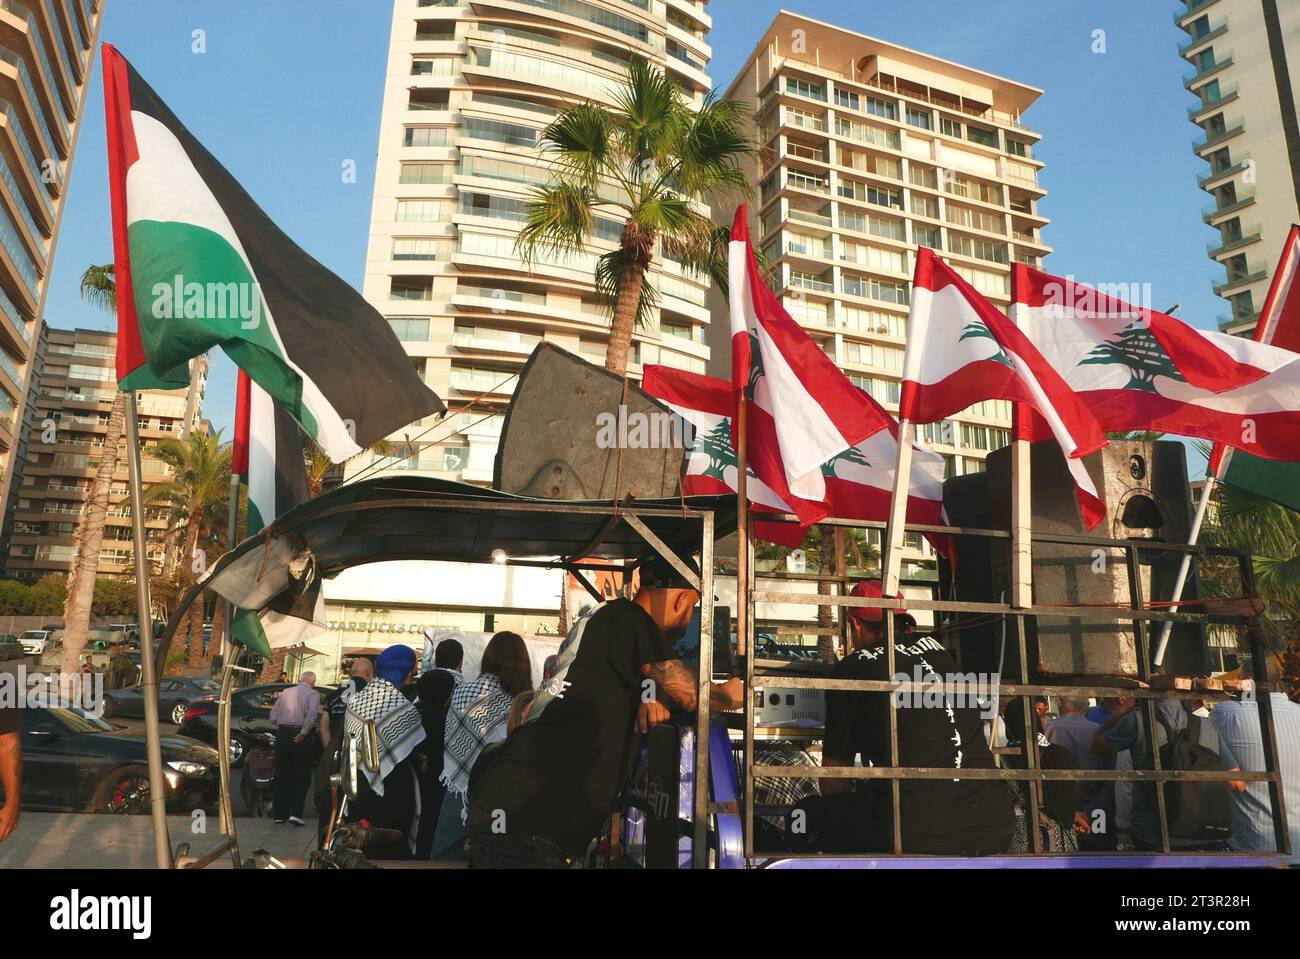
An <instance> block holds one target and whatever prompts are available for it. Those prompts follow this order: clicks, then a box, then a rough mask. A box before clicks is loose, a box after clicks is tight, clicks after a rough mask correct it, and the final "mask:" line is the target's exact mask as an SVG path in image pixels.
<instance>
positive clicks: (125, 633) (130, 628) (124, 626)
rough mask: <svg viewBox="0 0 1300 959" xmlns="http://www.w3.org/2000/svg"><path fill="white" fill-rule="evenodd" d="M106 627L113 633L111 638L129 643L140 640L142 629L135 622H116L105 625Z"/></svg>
mask: <svg viewBox="0 0 1300 959" xmlns="http://www.w3.org/2000/svg"><path fill="white" fill-rule="evenodd" d="M104 629H105V630H106V631H107V632H109V633H111V634H112V635H111V636H110V637H109V638H110V639H115V640H116V639H122V640H125V641H126V642H127V643H131V642H133V641H134V642H137V643H138V642H139V640H140V630H139V629H138V628H137V627H136V625H135V623H114V624H113V625H111V626H105V627H104Z"/></svg>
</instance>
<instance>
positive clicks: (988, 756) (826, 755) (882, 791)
mask: <svg viewBox="0 0 1300 959" xmlns="http://www.w3.org/2000/svg"><path fill="white" fill-rule="evenodd" d="M850 595H852V596H857V597H873V598H877V599H878V598H880V596H881V589H880V583H879V582H867V581H864V582H860V583H858V584H857V586H855V587H854V588H853V592H852V593H851V594H850ZM898 599H899V601H900V603H901V602H902V599H903V594H902V593H899V594H898ZM846 610H847V613H848V616H849V628H850V633H851V639H852V649H851V650H850V652H849V654H848V655H847V656H845V657H844V658H843V659H842V660H840V661H839V662H838V663H837V664H836V665H835V670H834V674H833V675H834V677H835V678H836V679H872V680H889V679H891V677H890V675H889V674H888V668H889V667H888V658H887V656H886V650H885V621H884V614H885V611H884V610H882V609H879V608H870V607H864V606H853V607H846ZM915 630H916V620H915V619H913V617H912V616H911V615H909V614H908V613H907V611H906V610H904V609H901V608H900V609H898V610H896V611H894V677H892V678H894V679H895V681H897V680H899V679H907V680H910V681H912V682H921V683H923V684H925V688H926V692H925V694H923V693H922V692H921V691H920V690H917V691H915V692H912V693H907V692H905V691H899V692H898V693H885V692H880V693H872V692H857V691H848V690H828V691H827V693H826V737H825V741H824V743H823V747H822V764H823V765H824V766H828V767H829V766H852V765H854V760H855V759H856V757H858V756H859V755H860V756H861V757H862V762H863V764H864V765H866V764H870V765H873V766H889V765H891V760H890V748H889V710H890V703H889V699H890V697H891V696H894V697H895V701H896V702H897V704H898V705H897V710H898V760H899V765H900V766H938V767H951V768H954V769H992V768H993V765H994V764H993V755H992V753H990V752H989V748H988V744H987V743H986V742H985V740H984V730H983V722H982V717H981V709H980V705H979V703H978V702H977V701H976V698H975V690H974V689H973V688H967V690H966V691H965V692H962V693H949V692H944V691H943V690H942V687H941V686H939V684H940V683H951V682H962V681H965V682H967V683H969V682H970V679H971V677H969V676H967V675H965V674H962V673H960V672H959V669H958V666H957V663H956V661H955V660H954V659H953V658H952V655H951V654H950V653H949V652H948V651H947V650H946V649H944V647H943V646H942V645H941V644H940V643H939V642H938V641H937V640H935V639H934V638H933V637H930V636H919V635H917V634H916V631H915ZM989 681H990V682H994V681H996V678H995V677H990V680H989ZM855 786H856V788H855ZM821 791H822V796H823V799H822V800H821V803H820V808H819V809H816V811H815V813H814V815H813V816H812V817H810V818H812V820H813V821H812V823H811V825H812V826H813V831H814V832H815V833H816V834H817V835H816V836H815V837H810V838H812V839H813V842H814V843H816V844H817V845H818V846H820V848H821V849H822V850H823V851H826V852H883V851H889V850H892V848H893V801H892V796H891V789H890V786H889V781H888V780H886V779H874V780H858V781H857V782H856V783H855V781H854V780H850V779H822V780H821ZM899 793H900V810H901V813H902V838H903V851H904V852H910V853H922V854H931V855H955V856H987V855H992V854H996V853H1000V852H1005V851H1006V850H1007V848H1008V847H1009V846H1010V844H1011V834H1012V829H1013V825H1014V821H1013V811H1012V803H1011V793H1010V791H1009V790H1008V789H1007V786H1006V784H1005V783H1003V782H1001V781H999V780H990V779H962V780H949V779H944V780H936V779H904V780H903V781H902V783H901V785H900V790H899ZM814 805H816V804H814Z"/></svg>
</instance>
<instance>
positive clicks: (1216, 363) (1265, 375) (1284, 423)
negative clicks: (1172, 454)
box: [1011, 263, 1300, 459]
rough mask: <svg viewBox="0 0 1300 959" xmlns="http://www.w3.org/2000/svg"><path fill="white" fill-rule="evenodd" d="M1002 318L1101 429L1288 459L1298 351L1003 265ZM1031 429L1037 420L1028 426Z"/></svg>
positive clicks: (1296, 407) (1295, 432)
mask: <svg viewBox="0 0 1300 959" xmlns="http://www.w3.org/2000/svg"><path fill="white" fill-rule="evenodd" d="M1011 276H1012V283H1011V298H1012V314H1011V315H1012V317H1013V318H1014V320H1015V323H1016V325H1017V326H1018V327H1019V328H1020V329H1021V330H1023V331H1024V333H1025V335H1026V336H1028V337H1029V339H1030V340H1031V341H1032V342H1033V344H1034V345H1035V346H1036V347H1037V348H1038V349H1039V351H1040V352H1041V353H1042V355H1043V356H1044V357H1045V358H1046V359H1047V361H1048V362H1049V363H1051V364H1052V366H1053V367H1054V368H1055V369H1057V370H1059V371H1060V373H1061V375H1062V376H1063V377H1064V378H1065V381H1066V382H1067V383H1068V384H1069V385H1070V388H1071V389H1073V390H1074V391H1075V393H1077V394H1078V395H1079V397H1080V398H1081V399H1082V400H1083V402H1085V403H1086V404H1087V406H1088V408H1089V409H1091V410H1092V412H1093V413H1094V414H1095V415H1096V418H1097V421H1098V422H1099V423H1101V426H1102V428H1103V429H1105V430H1113V431H1116V432H1122V431H1129V430H1156V431H1160V432H1166V433H1176V434H1178V435H1180V436H1195V437H1199V438H1201V439H1206V440H1212V441H1215V442H1221V443H1226V444H1228V445H1230V446H1235V447H1237V448H1238V449H1243V450H1247V451H1249V452H1251V453H1254V454H1256V455H1257V456H1262V457H1264V458H1267V459H1291V458H1293V457H1295V455H1296V437H1297V436H1300V355H1297V354H1296V353H1292V352H1290V351H1289V350H1285V349H1280V348H1278V347H1276V346H1270V345H1268V344H1266V343H1263V342H1256V341H1253V340H1248V339H1244V338H1242V337H1239V336H1229V335H1228V334H1226V333H1216V332H1211V331H1208V330H1198V329H1196V328H1194V327H1192V326H1189V325H1187V324H1186V323H1183V322H1182V321H1180V320H1176V319H1174V318H1173V317H1171V316H1168V315H1166V314H1163V313H1158V312H1156V311H1154V310H1148V309H1144V308H1141V307H1137V306H1133V305H1131V304H1129V303H1126V302H1124V301H1123V300H1120V299H1118V298H1115V297H1112V296H1110V295H1108V294H1107V293H1105V292H1103V291H1099V290H1095V289H1093V288H1091V287H1088V286H1084V285H1082V284H1078V283H1075V282H1073V281H1072V280H1066V279H1061V278H1060V277H1055V276H1050V275H1048V274H1046V273H1041V272H1039V271H1037V270H1031V269H1029V268H1028V267H1027V266H1025V265H1023V264H1019V263H1018V264H1015V265H1014V267H1013V269H1012V274H1011ZM1035 430H1036V433H1038V434H1041V432H1042V430H1041V425H1037V424H1036V426H1035Z"/></svg>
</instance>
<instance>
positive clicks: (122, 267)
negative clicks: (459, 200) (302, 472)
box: [104, 44, 445, 462]
mask: <svg viewBox="0 0 1300 959" xmlns="http://www.w3.org/2000/svg"><path fill="white" fill-rule="evenodd" d="M104 104H105V112H106V127H107V132H108V172H109V197H110V201H111V207H112V215H113V260H114V275H115V277H116V279H117V319H118V339H117V342H118V350H117V379H118V387H119V388H120V389H123V390H132V389H144V388H150V387H154V388H163V389H175V388H177V387H182V386H185V385H186V384H187V383H188V382H189V374H188V362H189V360H190V359H191V358H192V357H195V356H198V355H199V354H201V353H204V352H206V351H207V350H210V349H212V348H213V347H216V346H220V347H221V348H222V349H223V350H224V351H225V353H226V355H227V356H229V357H230V358H231V360H233V361H234V363H235V364H236V365H237V366H239V367H240V368H241V369H243V370H246V371H247V372H248V374H249V376H251V377H252V379H253V381H254V382H256V383H257V384H258V385H259V386H261V387H262V389H264V390H265V391H266V392H267V393H268V394H270V396H271V397H272V398H273V399H274V400H275V402H277V403H279V404H280V405H281V406H283V407H284V408H285V409H287V410H288V411H289V413H290V414H291V415H292V416H293V418H294V419H296V420H297V421H298V422H299V423H301V424H302V426H303V428H304V429H305V430H306V431H307V433H308V435H310V436H311V437H312V438H313V439H314V440H316V442H317V443H318V444H319V445H320V447H321V449H323V450H324V451H325V453H326V454H327V455H328V456H329V457H330V459H331V460H333V461H334V462H341V461H342V460H345V459H347V458H348V457H350V456H355V455H356V454H357V453H359V452H361V450H362V449H363V448H365V447H367V446H370V445H371V444H373V443H375V442H376V441H378V440H380V439H382V438H384V437H385V436H388V435H389V434H391V433H393V432H395V431H397V430H398V429H400V428H401V427H403V426H406V425H407V424H409V423H411V422H413V421H415V420H417V419H420V418H421V417H424V416H427V415H429V414H431V413H441V412H443V411H444V409H445V407H444V406H443V403H442V401H441V400H439V399H438V397H437V396H435V395H434V394H433V392H432V391H430V390H429V388H428V387H427V386H425V385H424V382H423V381H422V380H421V378H420V377H419V375H418V374H417V373H416V372H415V370H414V369H413V368H412V366H411V363H410V360H409V359H408V358H407V356H406V352H405V351H404V350H403V349H402V344H401V343H400V342H399V341H398V339H397V336H396V335H395V334H394V333H393V331H392V329H391V328H390V327H389V325H388V323H387V321H386V320H385V319H384V318H383V317H382V316H381V315H380V314H379V313H378V311H376V310H375V309H374V307H372V306H370V304H368V303H367V302H366V301H365V300H364V299H362V297H361V295H360V294H359V293H357V291H356V290H354V289H353V288H352V287H351V286H349V285H348V284H347V283H345V282H344V281H343V280H341V279H339V278H338V277H337V276H335V275H334V274H333V273H331V272H330V271H329V270H327V269H326V268H325V267H323V266H322V265H321V264H320V263H318V262H316V260H314V259H312V258H311V257H310V256H308V255H307V253H306V252H304V251H303V250H302V249H301V248H300V247H298V246H297V245H296V244H295V243H294V242H293V241H292V240H290V239H289V238H288V237H287V236H285V235H284V233H282V232H281V231H280V230H279V228H278V227H276V225H275V224H274V223H272V222H271V220H270V219H269V218H268V217H267V215H266V214H265V213H263V212H262V210H261V209H260V208H259V207H258V206H257V204H256V203H254V202H253V200H252V198H251V197H249V195H248V194H247V193H246V192H245V191H244V189H243V187H241V186H240V185H239V183H238V182H237V181H236V180H235V178H234V177H232V176H231V175H230V174H229V173H228V172H227V171H226V170H225V168H224V167H222V166H221V164H220V163H218V162H217V161H216V159H215V158H214V157H213V156H212V154H211V153H209V152H208V151H207V150H206V149H204V147H203V146H202V144H200V143H199V142H198V141H197V140H196V139H195V138H194V137H193V136H192V135H191V134H190V132H189V131H188V130H187V129H185V127H184V126H183V125H182V124H181V122H180V121H179V120H177V119H176V116H175V114H173V113H172V112H171V110H169V109H168V108H167V105H166V104H165V103H163V101H162V100H161V99H160V98H159V97H158V95H157V94H156V93H154V91H153V90H152V89H151V88H150V87H149V85H148V84H147V83H145V82H144V80H142V79H141V78H140V75H139V74H138V73H136V72H135V70H134V69H133V68H132V67H131V65H130V64H129V63H127V61H126V60H125V59H124V58H123V57H122V55H121V54H120V53H118V52H117V50H116V49H114V48H113V47H112V46H110V45H109V44H104Z"/></svg>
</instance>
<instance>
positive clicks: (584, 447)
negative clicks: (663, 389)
mask: <svg viewBox="0 0 1300 959" xmlns="http://www.w3.org/2000/svg"><path fill="white" fill-rule="evenodd" d="M626 389H627V396H626V400H625V399H624V383H623V379H622V377H619V376H617V375H615V374H614V373H611V372H610V371H609V370H606V369H604V368H603V367H599V366H593V365H592V364H591V363H588V362H587V361H586V360H584V359H582V358H581V357H578V356H575V355H574V354H572V353H569V352H568V351H566V350H563V349H560V347H558V346H556V345H554V344H553V343H540V344H538V346H537V347H536V349H534V350H533V354H532V356H530V357H529V358H528V362H527V363H525V364H524V368H523V370H521V371H520V374H519V384H518V386H517V388H516V389H515V392H514V396H513V398H512V399H511V401H510V408H509V409H508V410H507V411H506V418H505V423H504V424H503V425H502V428H501V441H500V444H499V445H498V447H497V456H496V464H495V469H494V471H493V479H492V485H493V487H494V488H496V489H499V490H501V491H502V492H505V493H518V494H520V495H524V496H536V497H543V498H547V499H566V500H589V499H600V500H611V499H622V498H623V497H624V496H626V495H627V494H628V492H630V491H635V493H636V496H637V498H638V499H643V500H644V499H661V498H668V497H673V496H676V495H678V490H679V488H680V483H681V472H682V464H683V461H684V457H685V453H686V450H685V442H684V439H685V433H684V426H685V424H684V423H683V422H682V420H681V419H680V418H679V417H676V416H675V415H674V414H673V413H672V411H671V410H669V409H668V407H666V406H664V405H663V404H662V403H660V402H659V401H658V400H656V399H654V398H653V397H651V396H650V395H649V394H647V393H645V392H643V391H642V390H641V389H640V388H639V387H637V386H636V385H635V384H634V383H630V382H629V383H628V384H627V385H626Z"/></svg>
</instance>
